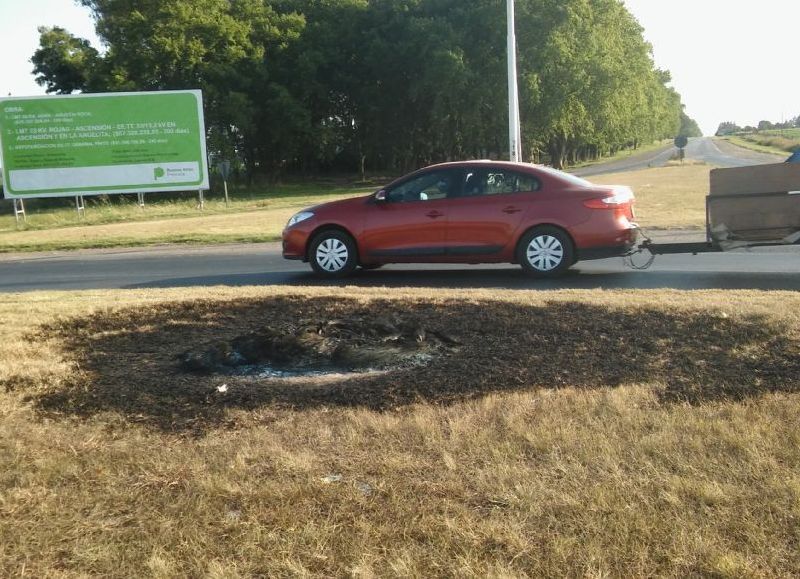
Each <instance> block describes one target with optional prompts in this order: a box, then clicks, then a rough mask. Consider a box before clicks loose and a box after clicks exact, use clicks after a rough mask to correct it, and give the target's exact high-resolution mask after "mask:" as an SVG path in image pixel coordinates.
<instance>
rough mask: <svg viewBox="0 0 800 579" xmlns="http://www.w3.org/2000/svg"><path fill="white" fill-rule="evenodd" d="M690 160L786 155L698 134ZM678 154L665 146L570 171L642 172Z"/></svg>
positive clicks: (724, 161)
mask: <svg viewBox="0 0 800 579" xmlns="http://www.w3.org/2000/svg"><path fill="white" fill-rule="evenodd" d="M685 153H686V159H694V160H696V161H702V162H704V163H708V164H709V165H715V166H717V167H742V166H745V165H760V164H763V163H780V162H782V161H785V160H786V157H788V156H789V155H788V154H787V155H786V157H779V156H776V155H767V154H764V153H758V152H755V151H750V150H748V149H743V148H741V147H737V146H735V145H731V144H730V143H728V142H727V141H718V140H715V139H712V138H710V137H697V138H694V139H689V144H688V145H687V146H686V149H685ZM676 154H677V149H676V148H675V147H674V146H671V145H670V146H668V147H663V148H661V149H657V150H655V151H650V152H648V153H641V154H637V155H631V156H630V157H627V158H625V159H620V160H618V161H612V162H610V163H602V164H600V165H592V166H590V167H583V168H580V169H575V170H574V171H570V172H571V173H574V174H575V175H578V176H580V177H590V176H592V175H605V174H607V173H619V172H622V171H638V170H640V169H647V168H648V167H662V166H664V165H665V164H667V162H669V161H670V160H671V159H672V158H673V156H675V155H676Z"/></svg>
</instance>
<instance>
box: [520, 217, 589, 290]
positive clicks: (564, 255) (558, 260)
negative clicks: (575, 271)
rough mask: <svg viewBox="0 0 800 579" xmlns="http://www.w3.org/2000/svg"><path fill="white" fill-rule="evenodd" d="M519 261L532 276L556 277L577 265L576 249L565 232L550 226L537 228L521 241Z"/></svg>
mask: <svg viewBox="0 0 800 579" xmlns="http://www.w3.org/2000/svg"><path fill="white" fill-rule="evenodd" d="M517 260H518V261H519V263H520V265H522V268H523V269H524V270H525V271H526V272H528V273H530V274H532V275H535V276H537V277H556V276H559V275H561V274H563V273H564V272H565V271H566V270H567V269H569V267H570V266H571V265H572V264H573V263H575V248H574V247H573V245H572V240H571V239H570V238H569V235H567V234H566V233H565V232H564V231H563V230H561V229H558V228H557V227H550V226H542V227H536V228H534V229H531V230H530V231H529V232H528V233H526V234H525V235H524V236H523V237H522V239H521V240H520V242H519V246H518V247H517Z"/></svg>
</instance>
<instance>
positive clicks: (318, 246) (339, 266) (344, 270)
mask: <svg viewBox="0 0 800 579" xmlns="http://www.w3.org/2000/svg"><path fill="white" fill-rule="evenodd" d="M308 260H309V262H311V268H312V269H313V270H314V272H315V273H317V274H318V275H320V276H323V277H329V278H334V277H343V276H346V275H347V274H349V273H351V272H352V271H353V270H354V269H355V268H356V266H357V265H358V255H357V254H356V244H355V242H354V241H353V238H352V237H350V236H349V235H347V234H346V233H344V232H342V231H336V230H330V231H323V232H322V233H320V234H318V235H317V236H316V237H315V238H314V240H313V241H312V242H311V246H310V247H309V252H308Z"/></svg>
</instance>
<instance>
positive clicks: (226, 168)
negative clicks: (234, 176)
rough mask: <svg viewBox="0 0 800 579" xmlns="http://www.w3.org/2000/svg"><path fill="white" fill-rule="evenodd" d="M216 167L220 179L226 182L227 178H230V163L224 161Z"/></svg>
mask: <svg viewBox="0 0 800 579" xmlns="http://www.w3.org/2000/svg"><path fill="white" fill-rule="evenodd" d="M217 167H218V168H219V172H220V174H221V175H222V178H223V179H224V180H225V181H227V180H228V177H230V176H231V162H230V161H228V160H227V159H226V160H224V161H220V162H219V164H218V165H217Z"/></svg>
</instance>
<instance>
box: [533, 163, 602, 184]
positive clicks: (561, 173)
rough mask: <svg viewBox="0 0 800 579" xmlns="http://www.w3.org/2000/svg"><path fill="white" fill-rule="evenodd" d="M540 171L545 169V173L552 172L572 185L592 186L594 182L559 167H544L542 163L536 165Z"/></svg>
mask: <svg viewBox="0 0 800 579" xmlns="http://www.w3.org/2000/svg"><path fill="white" fill-rule="evenodd" d="M536 168H537V169H539V170H540V171H544V172H545V173H550V174H551V175H554V176H556V177H558V178H560V179H563V180H564V181H568V182H569V183H571V184H572V185H578V186H580V187H591V186H592V184H591V183H590V182H589V181H587V180H586V179H581V178H580V177H576V176H575V175H571V174H570V173H565V172H564V171H559V170H558V169H553V168H552V167H542V166H541V165H537V167H536Z"/></svg>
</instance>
